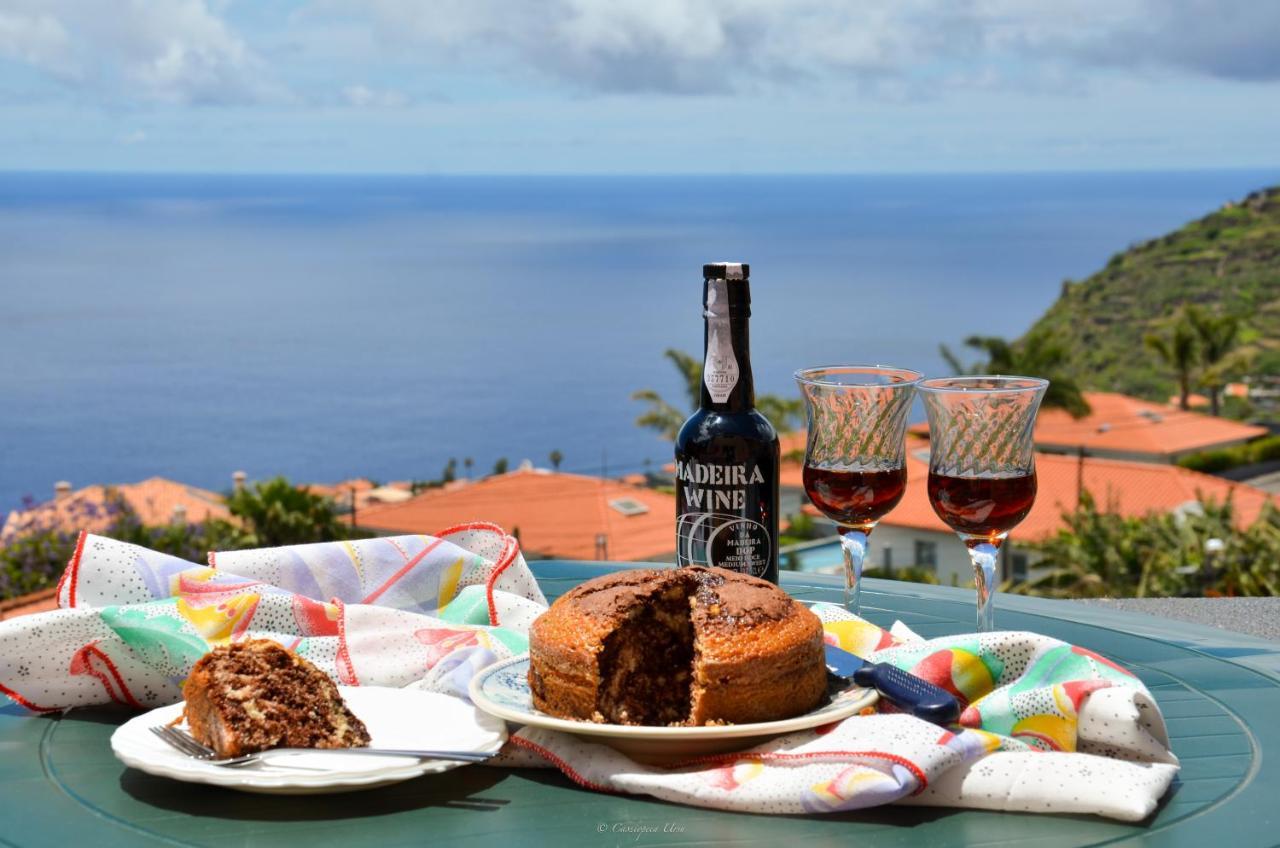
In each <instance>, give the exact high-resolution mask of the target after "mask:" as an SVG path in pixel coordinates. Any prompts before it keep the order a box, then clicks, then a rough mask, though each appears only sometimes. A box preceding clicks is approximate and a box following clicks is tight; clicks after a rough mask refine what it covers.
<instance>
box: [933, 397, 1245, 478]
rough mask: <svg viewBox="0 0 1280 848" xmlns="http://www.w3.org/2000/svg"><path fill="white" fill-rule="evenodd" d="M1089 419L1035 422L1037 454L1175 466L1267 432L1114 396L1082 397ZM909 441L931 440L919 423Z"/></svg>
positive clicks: (1043, 415)
mask: <svg viewBox="0 0 1280 848" xmlns="http://www.w3.org/2000/svg"><path fill="white" fill-rule="evenodd" d="M1084 397H1085V400H1086V401H1088V402H1089V406H1090V409H1091V411H1090V413H1089V414H1088V415H1086V416H1085V417H1083V418H1072V417H1071V416H1070V415H1068V414H1067V413H1066V412H1065V411H1064V410H1061V409H1042V410H1040V414H1039V415H1038V416H1037V417H1036V432H1035V440H1036V450H1039V451H1044V452H1046V453H1066V454H1072V455H1079V454H1080V453H1084V454H1085V455H1086V456H1096V457H1107V458H1109V459H1131V460H1134V461H1137V462H1163V463H1173V462H1177V461H1178V460H1179V459H1181V458H1182V457H1184V456H1187V455H1188V454H1193V453H1199V452H1200V451H1206V450H1213V449H1215V448H1228V447H1232V446H1234V445H1242V444H1244V443H1245V442H1248V441H1252V440H1253V439H1257V438H1259V437H1261V436H1265V435H1267V434H1268V432H1269V431H1268V430H1267V428H1266V427H1260V426H1257V425H1254V424H1244V423H1242V422H1240V421H1232V420H1231V419H1228V418H1216V417H1214V416H1212V415H1205V414H1203V413H1200V412H1192V411H1183V410H1181V409H1171V408H1170V407H1168V406H1165V405H1163V404H1159V403H1151V402H1150V401H1145V400H1140V399H1139V398H1135V397H1130V396H1128V395H1122V394H1117V393H1115V392H1085V393H1084ZM910 432H911V434H912V435H915V436H920V437H922V438H926V439H927V438H928V437H929V425H928V424H926V423H924V422H920V423H918V424H913V425H912V426H911V428H910Z"/></svg>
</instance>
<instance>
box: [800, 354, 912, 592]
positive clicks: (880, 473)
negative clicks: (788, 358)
mask: <svg viewBox="0 0 1280 848" xmlns="http://www.w3.org/2000/svg"><path fill="white" fill-rule="evenodd" d="M920 377H921V374H920V373H919V372H918V371H909V370H907V369H904V368H889V367H885V366H882V365H836V366H826V367H822V368H806V369H804V370H801V371H797V372H796V374H795V378H796V382H797V383H799V384H800V391H801V393H802V395H803V397H804V405H805V414H806V418H807V420H808V426H809V439H808V442H807V443H806V445H805V456H804V489H805V492H807V493H808V495H809V500H811V501H812V502H813V505H814V506H816V507H817V508H818V510H819V511H820V512H822V514H823V515H825V516H826V517H827V518H830V519H831V520H832V521H834V522H835V523H836V524H837V525H838V527H839V532H840V547H841V550H842V552H843V553H844V605H845V609H847V610H849V612H852V613H854V614H855V615H857V614H858V612H859V610H860V608H861V595H862V563H863V561H864V560H865V559H866V556H867V538H868V537H869V536H870V535H871V531H872V530H874V529H875V526H876V524H877V523H878V522H879V521H880V519H882V518H884V517H885V515H887V514H888V512H889V511H890V510H891V509H893V508H894V507H895V506H897V505H898V501H900V500H902V494H903V492H905V491H906V488H907V465H906V430H907V415H908V414H909V413H910V412H911V400H912V398H913V397H915V388H916V383H918V382H919V381H920Z"/></svg>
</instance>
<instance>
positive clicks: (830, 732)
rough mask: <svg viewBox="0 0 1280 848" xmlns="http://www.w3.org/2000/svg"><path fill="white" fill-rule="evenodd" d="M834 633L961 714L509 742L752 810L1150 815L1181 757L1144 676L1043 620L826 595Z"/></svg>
mask: <svg viewBox="0 0 1280 848" xmlns="http://www.w3.org/2000/svg"><path fill="white" fill-rule="evenodd" d="M813 609H814V611H815V612H816V613H818V616H819V617H820V618H822V619H823V624H824V628H825V630H826V638H827V640H828V641H829V642H831V643H832V644H836V645H839V646H840V647H843V648H845V649H846V650H849V651H853V652H854V653H857V654H859V655H862V656H866V657H868V658H869V659H873V660H876V661H880V662H889V663H892V664H894V665H896V666H898V667H900V668H904V669H907V670H908V671H911V672H912V673H914V674H916V675H919V676H920V677H923V678H925V679H927V680H929V681H931V682H933V683H936V684H938V685H939V686H942V687H943V688H945V689H947V690H948V691H950V692H951V693H952V694H954V695H956V696H957V697H958V698H960V702H961V704H962V706H963V707H964V712H963V713H962V715H961V717H960V722H959V724H958V725H957V726H955V727H952V728H941V727H938V726H936V725H933V724H930V723H928V722H925V721H921V720H919V719H916V718H913V717H911V716H908V715H904V714H894V713H888V712H884V711H883V709H884V708H883V707H882V712H881V713H880V714H877V715H871V716H857V717H854V718H850V719H846V720H844V721H842V722H839V723H837V724H835V725H831V726H827V727H820V728H817V729H815V730H811V731H804V732H800V733H794V734H791V735H788V736H784V737H781V738H777V739H772V740H770V741H768V742H767V743H765V744H763V745H760V746H758V747H755V748H752V749H750V750H748V751H743V752H739V753H734V754H720V755H713V756H704V757H698V758H696V759H693V760H691V761H689V762H688V763H686V764H683V765H681V766H680V767H677V768H675V769H667V768H657V767H652V766H645V765H640V764H637V763H635V762H633V761H631V760H630V759H628V758H627V757H624V756H623V755H621V754H619V753H617V752H616V751H614V750H612V749H611V748H608V747H605V746H602V745H595V744H591V743H587V742H583V741H581V740H580V739H578V738H575V737H572V736H568V735H567V734H562V733H557V732H554V731H548V730H541V729H536V728H525V729H523V730H521V731H519V733H517V734H515V735H514V736H513V737H512V740H511V741H512V743H513V744H515V745H516V746H519V747H522V748H524V749H525V750H527V751H530V752H532V753H534V754H536V755H537V756H539V757H541V758H543V759H544V760H546V761H549V762H551V763H554V764H555V765H556V766H557V767H558V768H560V770H561V771H563V772H564V773H565V774H567V775H568V776H569V777H570V778H571V779H572V780H574V781H575V782H577V783H579V784H581V785H583V786H587V787H589V788H592V789H597V790H601V791H615V792H633V793H645V794H649V795H654V796H656V797H658V798H662V799H665V800H668V801H675V802H678V803H684V804H694V805H697V806H704V807H715V808H718V809H726V810H741V811H747V812H755V813H821V812H831V811H836V810H856V809H862V808H865V807H872V806H877V805H880V804H887V803H892V802H901V803H909V804H922V805H930V806H945V807H970V808H978V809H988V810H1017V811H1023V812H1038V813H1047V812H1052V813H1092V814H1097V815H1102V816H1107V817H1109V818H1116V819H1122V820H1125V821H1140V820H1142V819H1144V818H1146V817H1147V816H1149V815H1150V814H1151V813H1152V812H1153V811H1154V810H1155V807H1156V805H1157V803H1158V802H1159V800H1160V798H1161V797H1162V796H1163V795H1164V793H1165V791H1166V790H1167V789H1168V788H1169V784H1170V783H1171V782H1172V780H1173V778H1174V776H1175V775H1176V774H1177V771H1178V765H1177V763H1178V761H1177V758H1176V757H1174V755H1173V754H1172V752H1171V751H1170V750H1169V739H1168V734H1167V733H1166V731H1165V727H1164V720H1163V718H1162V717H1161V715H1160V711H1159V709H1158V708H1157V707H1156V704H1155V701H1154V700H1153V699H1152V697H1151V695H1150V693H1149V692H1148V691H1147V689H1146V687H1144V686H1143V685H1142V682H1141V681H1139V680H1138V679H1137V678H1136V677H1134V676H1133V675H1132V674H1131V673H1130V672H1128V671H1126V670H1125V669H1123V668H1121V667H1120V666H1118V665H1116V664H1115V663H1113V662H1111V661H1110V660H1107V659H1105V658H1103V657H1101V656H1099V655H1097V654H1095V653H1093V652H1091V651H1088V650H1085V649H1083V648H1079V647H1075V646H1073V645H1068V644H1067V643H1065V642H1061V641H1059V640H1057V639H1051V638H1049V637H1047V636H1040V635H1037V634H1035V633H1023V632H997V633H987V634H981V635H967V636H947V637H942V638H939V639H933V640H929V641H925V640H923V639H920V638H919V637H917V636H915V634H913V633H911V632H910V631H909V630H906V629H905V628H901V627H899V628H898V633H899V634H900V635H899V636H895V635H891V634H890V633H888V632H886V631H884V630H881V629H880V628H879V627H876V626H875V625H873V624H871V623H870V622H867V621H863V620H862V619H859V618H856V617H854V616H852V615H850V614H849V613H847V612H845V611H844V610H843V609H842V608H839V607H835V606H832V605H827V604H819V605H816V606H815V607H814V608H813Z"/></svg>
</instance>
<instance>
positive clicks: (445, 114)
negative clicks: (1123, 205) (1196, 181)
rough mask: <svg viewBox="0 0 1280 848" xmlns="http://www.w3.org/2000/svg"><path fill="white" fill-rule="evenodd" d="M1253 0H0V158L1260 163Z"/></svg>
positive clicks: (286, 166) (1267, 77) (1265, 87)
mask: <svg viewBox="0 0 1280 848" xmlns="http://www.w3.org/2000/svg"><path fill="white" fill-rule="evenodd" d="M1277 45H1280V3H1276V2H1272V0H1072V2H1060V0H1045V2H1020V0H683V2H682V1H681V0H539V2H530V1H529V0H508V1H507V2H503V0H435V1H434V2H431V0H291V2H285V0H0V170H72V171H80V170H86V171H194V172H248V173H257V172H281V173H294V172H298V173H430V174H434V173H445V174H450V173H490V174H506V173H531V174H533V173H538V174H541V173H556V174H559V173H582V174H601V173H635V174H646V173H881V172H883V173H892V172H935V171H954V172H984V171H1041V170H1048V171H1062V170H1067V171H1070V170H1110V169H1119V170H1129V169H1199V168H1232V167H1259V166H1261V167H1269V166H1274V165H1276V164H1280V154H1278V153H1277V151H1278V150H1280V144H1277V139H1278V138H1280V48H1277Z"/></svg>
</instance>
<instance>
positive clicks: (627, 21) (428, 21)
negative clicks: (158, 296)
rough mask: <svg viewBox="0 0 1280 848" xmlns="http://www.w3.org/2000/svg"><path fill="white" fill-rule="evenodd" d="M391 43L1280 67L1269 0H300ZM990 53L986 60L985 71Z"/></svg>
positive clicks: (581, 52)
mask: <svg viewBox="0 0 1280 848" xmlns="http://www.w3.org/2000/svg"><path fill="white" fill-rule="evenodd" d="M309 14H310V15H311V16H312V17H314V18H326V17H328V18H331V19H345V20H347V21H349V22H354V23H353V24H352V25H353V26H358V27H361V28H364V27H367V26H371V27H372V30H373V32H374V34H375V40H376V41H377V42H378V43H380V44H381V45H384V46H386V47H387V48H389V49H390V50H391V51H393V52H394V51H399V54H400V55H401V56H410V55H416V56H418V57H419V59H420V60H422V59H423V57H425V58H426V60H427V61H436V62H439V63H451V64H454V65H455V66H456V65H457V64H458V63H461V64H462V66H464V67H468V68H473V69H474V68H475V67H476V66H477V65H479V66H483V67H486V68H488V69H503V70H506V71H507V72H509V73H514V74H517V75H519V74H524V73H527V72H528V71H530V70H532V71H534V72H535V73H537V74H539V75H540V76H541V77H543V78H544V79H550V80H553V81H555V82H557V83H561V84H566V83H567V84H569V85H570V86H573V87H576V88H580V89H583V90H591V91H600V92H631V91H653V92H665V93H711V92H722V91H729V90H735V89H742V88H744V87H750V86H753V85H756V84H759V83H772V82H780V83H793V82H795V81H796V80H806V79H810V80H812V79H836V80H839V79H845V80H850V79H851V80H853V81H855V82H856V83H859V84H861V85H864V86H869V87H872V88H876V89H878V90H881V91H884V92H894V91H902V90H904V87H905V88H907V89H914V90H915V91H916V92H917V93H918V92H920V91H927V90H928V89H929V88H930V87H935V86H958V87H963V86H965V85H966V84H967V82H968V81H970V80H973V79H982V80H986V81H988V82H989V81H990V77H991V75H992V74H993V73H998V74H999V75H1000V77H1001V80H1002V81H1003V83H1004V84H1005V85H1020V84H1023V83H1024V82H1025V81H1026V79H1027V78H1028V77H1031V78H1041V79H1044V80H1049V81H1055V80H1056V81H1058V82H1060V83H1061V84H1062V85H1064V86H1074V85H1075V83H1073V82H1071V76H1072V75H1068V74H1064V73H1063V72H1062V69H1063V68H1064V67H1069V68H1072V69H1073V70H1074V72H1075V74H1074V76H1076V77H1078V76H1079V75H1080V74H1081V73H1089V72H1091V71H1094V70H1098V69H1102V70H1114V69H1116V68H1138V67H1152V68H1164V69H1174V70H1177V71H1179V72H1185V73H1192V74H1198V75H1203V76H1208V77H1219V78H1227V79H1248V80H1275V79H1280V50H1277V49H1276V47H1275V45H1276V44H1277V43H1280V4H1277V3H1271V2H1253V0H1216V2H1215V0H1073V2H1070V3H1061V4H1051V3H1031V2H1027V0H967V2H965V0H859V2H856V3H850V2H844V0H543V2H541V3H510V2H504V0H438V2H435V3H432V4H423V3H421V2H418V0H313V4H312V6H311V7H310V9H309ZM992 68H999V69H1000V70H999V71H993V70H992Z"/></svg>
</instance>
